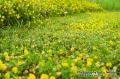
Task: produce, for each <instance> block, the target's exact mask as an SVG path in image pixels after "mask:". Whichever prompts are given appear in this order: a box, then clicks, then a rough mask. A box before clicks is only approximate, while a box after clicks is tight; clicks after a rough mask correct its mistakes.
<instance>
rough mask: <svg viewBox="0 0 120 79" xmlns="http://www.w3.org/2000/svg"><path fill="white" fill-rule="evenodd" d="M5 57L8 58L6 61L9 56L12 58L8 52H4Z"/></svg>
mask: <svg viewBox="0 0 120 79" xmlns="http://www.w3.org/2000/svg"><path fill="white" fill-rule="evenodd" d="M4 57H5V60H6V61H9V58H10V57H9V55H8V52H4Z"/></svg>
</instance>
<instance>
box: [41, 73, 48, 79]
mask: <svg viewBox="0 0 120 79" xmlns="http://www.w3.org/2000/svg"><path fill="white" fill-rule="evenodd" d="M48 77H49V76H48V75H47V74H42V75H41V76H40V79H48Z"/></svg>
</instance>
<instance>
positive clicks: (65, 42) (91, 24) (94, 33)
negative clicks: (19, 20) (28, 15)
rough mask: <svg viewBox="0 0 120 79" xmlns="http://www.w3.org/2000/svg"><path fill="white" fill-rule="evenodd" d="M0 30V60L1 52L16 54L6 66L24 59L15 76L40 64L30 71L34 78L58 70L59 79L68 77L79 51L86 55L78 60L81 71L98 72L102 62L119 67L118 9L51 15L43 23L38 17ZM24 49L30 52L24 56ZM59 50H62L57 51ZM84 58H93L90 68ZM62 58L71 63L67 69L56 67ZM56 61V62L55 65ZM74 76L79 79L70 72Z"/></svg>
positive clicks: (119, 14)
mask: <svg viewBox="0 0 120 79" xmlns="http://www.w3.org/2000/svg"><path fill="white" fill-rule="evenodd" d="M0 32H1V33H0V52H1V53H0V59H1V60H4V55H3V53H4V52H6V51H7V52H8V53H9V55H10V56H11V55H12V54H15V55H14V57H17V58H13V59H11V60H8V61H4V62H5V63H7V64H9V65H10V67H9V68H11V67H14V66H16V62H17V60H22V61H25V64H23V65H22V66H17V67H18V69H19V73H18V74H17V75H22V76H26V75H28V73H27V74H23V73H24V70H26V69H28V68H29V69H34V68H36V66H39V68H37V69H35V72H36V73H34V72H32V71H31V73H34V74H35V75H36V77H39V75H40V74H42V73H47V74H49V75H55V74H56V72H58V71H59V72H62V76H60V77H58V79H67V78H69V77H70V74H69V70H70V68H71V64H72V63H73V60H74V59H75V58H77V55H78V54H85V56H84V57H83V60H80V61H78V63H77V67H78V70H81V71H84V70H85V69H86V71H101V67H102V65H103V63H104V64H106V63H109V62H110V63H112V67H107V68H108V70H109V71H111V70H113V67H117V66H118V63H119V61H120V60H119V59H120V58H119V57H120V54H119V52H120V40H119V39H120V13H119V12H106V13H104V12H103V13H86V14H85V13H83V14H82V13H81V14H74V15H69V16H63V17H52V18H48V19H46V20H44V21H43V22H41V21H39V20H38V22H37V23H34V24H33V23H28V24H26V25H24V26H23V25H21V26H19V27H12V28H5V29H0ZM73 48H74V49H73ZM24 49H27V50H28V51H29V52H30V54H28V55H25V56H24V55H23V50H24ZM50 49H52V52H50ZM61 50H62V51H63V53H62V54H59V53H60V52H61ZM44 52H45V53H44ZM21 56H22V57H23V58H21ZM95 56H96V57H97V59H96V58H95ZM86 57H87V58H89V57H90V58H92V59H93V65H92V66H91V67H86V66H85V65H86ZM48 58H52V60H49V59H48ZM63 60H66V61H68V62H67V63H68V64H70V66H69V67H68V68H64V67H62V68H61V67H60V68H59V65H60V63H61V62H62V61H63ZM56 61H57V62H58V63H59V64H55V63H56ZM96 62H99V63H100V67H96V65H95V63H96ZM41 63H42V64H41ZM53 68H57V69H58V70H56V69H53ZM8 71H10V69H8ZM22 71H23V72H22ZM10 72H11V71H10ZM63 74H64V75H63ZM2 75H3V74H2ZM73 77H75V78H76V79H79V77H78V76H75V75H73ZM89 79H90V78H89ZM91 79H92V78H91ZM93 79H96V78H95V77H94V78H93Z"/></svg>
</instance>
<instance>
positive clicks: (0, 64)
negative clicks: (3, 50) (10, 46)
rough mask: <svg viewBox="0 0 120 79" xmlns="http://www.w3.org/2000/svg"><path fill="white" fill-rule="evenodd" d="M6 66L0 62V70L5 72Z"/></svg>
mask: <svg viewBox="0 0 120 79" xmlns="http://www.w3.org/2000/svg"><path fill="white" fill-rule="evenodd" d="M6 68H7V67H6V65H5V64H3V62H2V61H1V60H0V70H6Z"/></svg>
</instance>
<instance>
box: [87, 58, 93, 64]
mask: <svg viewBox="0 0 120 79" xmlns="http://www.w3.org/2000/svg"><path fill="white" fill-rule="evenodd" d="M92 62H93V59H92V58H88V59H87V66H91V65H92Z"/></svg>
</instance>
